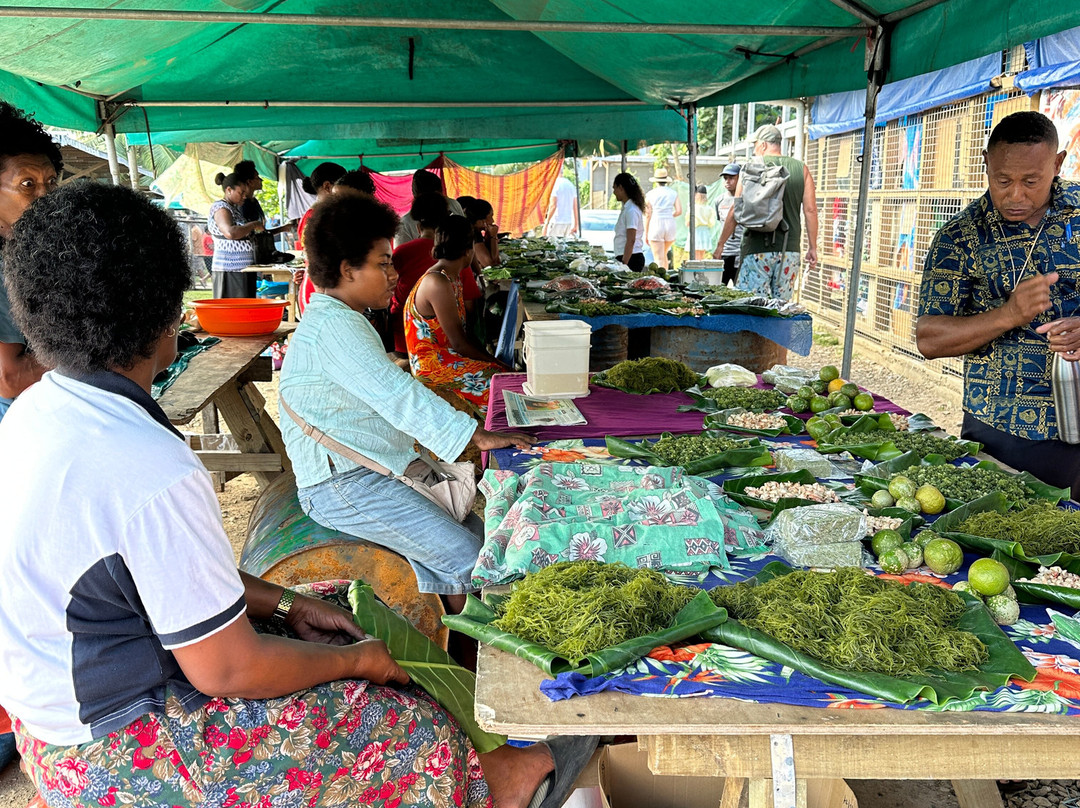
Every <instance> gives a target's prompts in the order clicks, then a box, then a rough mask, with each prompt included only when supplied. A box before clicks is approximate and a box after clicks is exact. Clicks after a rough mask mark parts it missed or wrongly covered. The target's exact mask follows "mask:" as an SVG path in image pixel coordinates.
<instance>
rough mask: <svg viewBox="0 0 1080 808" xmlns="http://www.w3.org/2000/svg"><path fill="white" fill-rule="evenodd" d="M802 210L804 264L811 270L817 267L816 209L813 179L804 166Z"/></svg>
mask: <svg viewBox="0 0 1080 808" xmlns="http://www.w3.org/2000/svg"><path fill="white" fill-rule="evenodd" d="M802 208H803V216H804V217H805V218H806V237H807V241H808V242H809V244H808V246H807V248H806V263H807V264H808V265H809V266H810V267H811V269H812V268H813V267H815V266H817V230H818V209H817V192H816V191H815V190H814V178H813V177H812V176H810V169H809V168H807V167H806V166H803V193H802Z"/></svg>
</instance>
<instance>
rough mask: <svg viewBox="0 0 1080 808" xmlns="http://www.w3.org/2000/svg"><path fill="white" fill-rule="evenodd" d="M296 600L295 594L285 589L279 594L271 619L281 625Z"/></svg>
mask: <svg viewBox="0 0 1080 808" xmlns="http://www.w3.org/2000/svg"><path fill="white" fill-rule="evenodd" d="M295 599H296V593H295V592H293V591H292V590H291V589H286V590H284V591H283V592H282V593H281V600H279V601H278V604H277V607H276V608H275V609H274V613H273V614H272V615H271V617H272V618H273V619H274V620H277V621H279V622H281V623H284V622H285V618H286V617H288V616H289V610H290V609H292V605H293V601H294V600H295Z"/></svg>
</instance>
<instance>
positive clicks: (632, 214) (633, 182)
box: [611, 172, 645, 272]
mask: <svg viewBox="0 0 1080 808" xmlns="http://www.w3.org/2000/svg"><path fill="white" fill-rule="evenodd" d="M611 191H612V193H614V194H615V198H616V199H618V200H619V201H620V202H622V212H621V213H620V214H619V219H618V221H616V222H615V260H616V261H619V262H621V263H623V264H626V266H627V268H629V269H631V270H633V271H634V272H641V270H643V269H644V268H645V239H644V235H645V227H644V224H645V194H643V193H642V192H641V186H640V185H638V181H637V179H636V178H635V177H634V175H633V174H628V173H626V172H623V173H622V174H617V175H616V176H615V180H614V181H613V182H612V184H611Z"/></svg>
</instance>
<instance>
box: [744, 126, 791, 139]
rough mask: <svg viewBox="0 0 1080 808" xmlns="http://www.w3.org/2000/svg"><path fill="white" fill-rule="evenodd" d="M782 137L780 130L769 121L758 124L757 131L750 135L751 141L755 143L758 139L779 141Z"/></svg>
mask: <svg viewBox="0 0 1080 808" xmlns="http://www.w3.org/2000/svg"><path fill="white" fill-rule="evenodd" d="M783 139H784V136H783V135H781V134H780V130H779V129H777V128H776V127H775V126H773V125H772V124H771V123H767V124H765V125H764V126H759V127H758V128H757V131H756V132H754V134H753V135H751V136H750V142H751V143H757V142H758V141H759V140H763V141H765V142H766V143H780V142H782V141H783Z"/></svg>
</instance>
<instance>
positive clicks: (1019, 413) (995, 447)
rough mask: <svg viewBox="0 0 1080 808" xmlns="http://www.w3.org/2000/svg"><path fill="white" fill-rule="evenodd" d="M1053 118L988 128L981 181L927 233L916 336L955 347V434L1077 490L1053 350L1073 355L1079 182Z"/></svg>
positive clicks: (1079, 275)
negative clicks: (1067, 175) (958, 391)
mask: <svg viewBox="0 0 1080 808" xmlns="http://www.w3.org/2000/svg"><path fill="white" fill-rule="evenodd" d="M1064 158H1065V152H1064V151H1061V152H1059V151H1058V136H1057V130H1056V129H1055V128H1054V124H1053V122H1051V121H1050V119H1049V118H1047V117H1046V116H1044V115H1041V114H1039V113H1038V112H1017V113H1014V114H1012V115H1009V116H1008V117H1006V118H1004V119H1003V120H1002V121H1001V122H1000V123H999V124H998V125H997V126H996V127H994V131H993V132H992V133H991V134H990V140H989V141H988V143H987V146H986V151H984V152H983V160H984V162H985V164H986V174H987V178H988V180H989V190H988V192H987V193H986V194H984V195H983V196H982V197H980V198H979V199H976V200H975V201H974V202H972V203H971V204H970V205H968V206H967V207H966V208H965V209H964V210H963V211H961V213H960V214H959V215H958V216H956V217H955V218H954V219H952V220H951V221H949V222H948V223H946V224H945V226H944V227H942V228H941V230H939V231H938V233H937V235H936V236H935V237H934V241H933V243H932V244H931V246H930V252H929V253H928V254H927V256H926V266H925V268H924V272H923V277H922V287H921V289H920V292H919V320H918V324H917V326H916V330H915V339H916V342H917V344H918V348H919V351H920V352H921V353H922V354H923V356H925V357H926V358H927V359H937V358H939V357H943V356H963V357H964V422H963V427H962V431H961V434H962V436H963V437H965V438H969V439H971V440H976V441H979V442H980V443H982V444H984V445H985V446H986V449H987V451H988V452H989V453H990V454H992V455H993V456H995V457H997V458H998V459H999V460H1001V461H1003V462H1005V463H1008V464H1009V465H1011V466H1013V467H1014V468H1017V469H1023V470H1028V471H1031V472H1032V473H1034V474H1035V475H1036V476H1037V477H1039V478H1040V479H1043V480H1044V481H1046V482H1049V483H1052V484H1055V485H1060V486H1073V489H1074V491H1077V492H1080V446H1077V445H1070V444H1067V443H1064V442H1063V441H1061V440H1059V436H1058V421H1057V413H1056V412H1055V409H1054V400H1053V395H1052V391H1051V382H1050V368H1051V364H1052V357H1053V353H1055V352H1056V353H1060V354H1062V355H1063V356H1064V357H1065V358H1066V359H1069V360H1072V361H1075V360H1076V359H1080V318H1077V317H1075V316H1074V315H1075V314H1077V312H1078V309H1080V288H1078V286H1077V282H1078V281H1080V185H1078V184H1077V183H1074V182H1069V181H1067V180H1063V179H1061V178H1060V177H1058V176H1057V175H1058V171H1059V170H1060V169H1061V163H1062V161H1063V160H1064Z"/></svg>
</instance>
